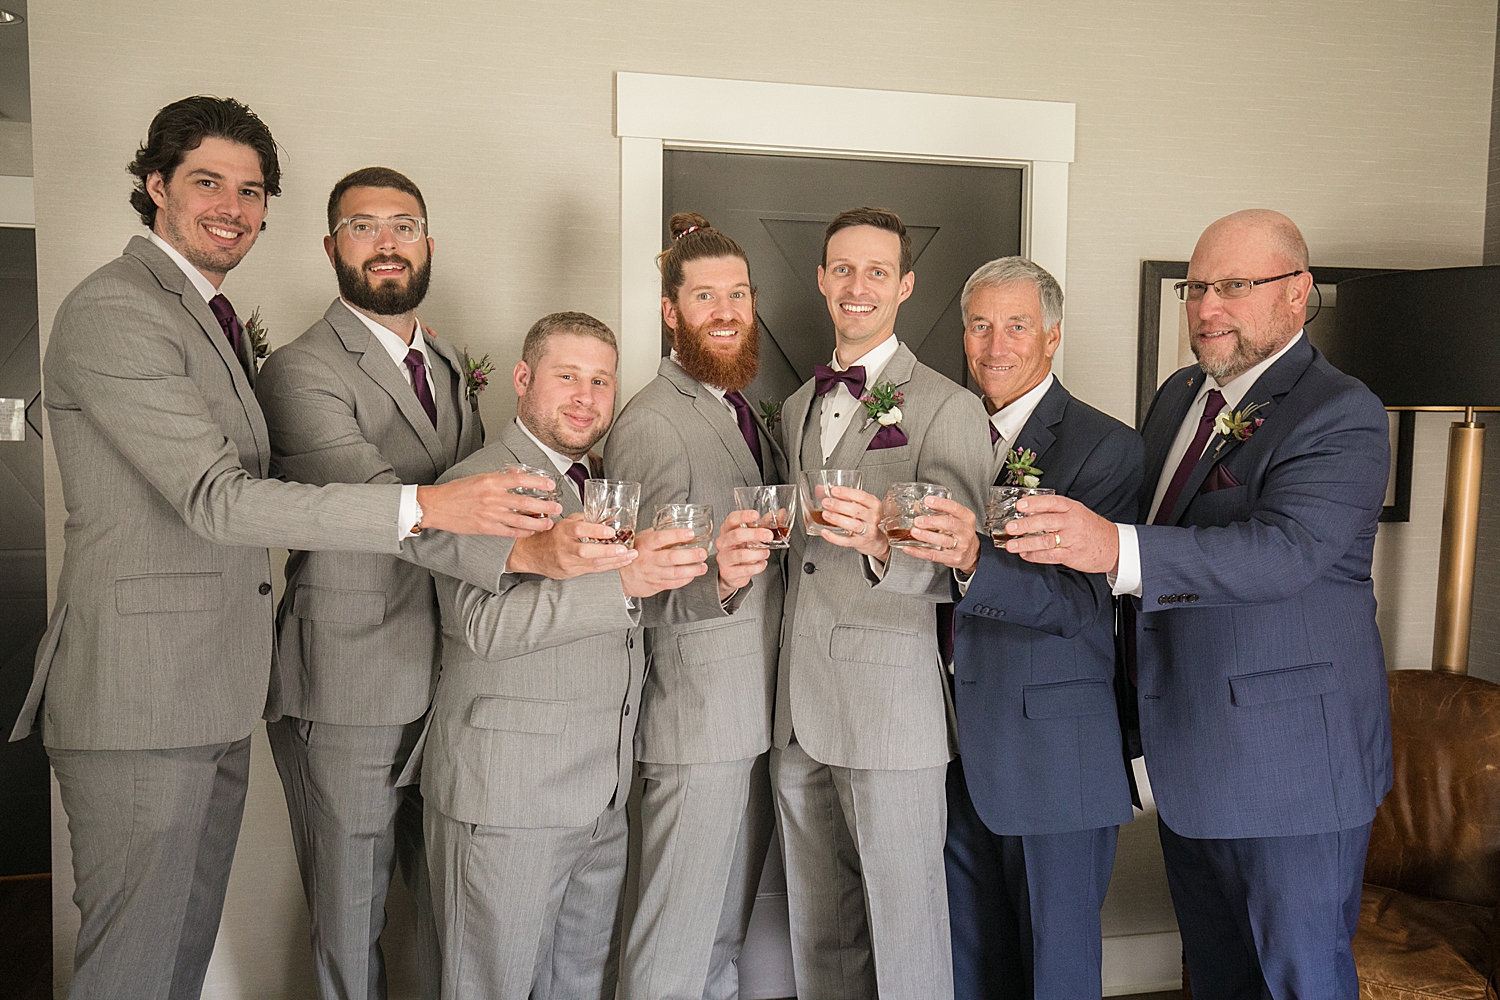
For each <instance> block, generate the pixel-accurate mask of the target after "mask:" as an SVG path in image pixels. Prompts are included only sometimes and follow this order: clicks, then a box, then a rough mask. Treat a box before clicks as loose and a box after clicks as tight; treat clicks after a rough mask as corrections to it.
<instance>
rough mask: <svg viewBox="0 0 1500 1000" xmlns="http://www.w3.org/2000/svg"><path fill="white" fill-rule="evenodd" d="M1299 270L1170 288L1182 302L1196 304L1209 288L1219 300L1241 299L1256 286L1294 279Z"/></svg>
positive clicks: (1185, 284)
mask: <svg viewBox="0 0 1500 1000" xmlns="http://www.w3.org/2000/svg"><path fill="white" fill-rule="evenodd" d="M1301 273H1302V272H1301V271H1300V270H1297V271H1288V272H1287V273H1286V274H1278V275H1277V276H1276V277H1274V278H1220V279H1219V280H1218V281H1179V282H1177V284H1175V285H1173V286H1172V290H1173V291H1174V292H1176V293H1177V298H1178V299H1180V300H1182V301H1183V302H1197V301H1198V300H1199V299H1201V298H1203V294H1204V293H1205V292H1207V291H1208V290H1209V289H1210V288H1212V289H1213V290H1214V294H1215V295H1217V296H1218V297H1219V298H1221V299H1243V298H1244V297H1245V296H1247V295H1249V294H1250V293H1251V292H1253V291H1255V286H1256V285H1265V284H1269V283H1270V282H1273V281H1281V280H1282V279H1284V278H1295V277H1296V276H1297V275H1299V274H1301Z"/></svg>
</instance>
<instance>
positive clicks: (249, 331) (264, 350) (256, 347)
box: [245, 306, 271, 370]
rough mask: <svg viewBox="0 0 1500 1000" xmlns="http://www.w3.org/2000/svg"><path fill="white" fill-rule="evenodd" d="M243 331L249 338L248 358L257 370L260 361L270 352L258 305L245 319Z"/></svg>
mask: <svg viewBox="0 0 1500 1000" xmlns="http://www.w3.org/2000/svg"><path fill="white" fill-rule="evenodd" d="M245 333H246V335H247V336H249V338H250V358H251V360H252V361H253V362H254V363H255V367H256V370H259V369H260V363H261V362H262V361H264V360H266V355H268V354H270V353H271V342H270V341H269V340H267V339H266V324H265V323H263V322H261V318H260V306H256V307H255V311H254V312H253V313H251V314H250V318H249V319H248V320H246V321H245Z"/></svg>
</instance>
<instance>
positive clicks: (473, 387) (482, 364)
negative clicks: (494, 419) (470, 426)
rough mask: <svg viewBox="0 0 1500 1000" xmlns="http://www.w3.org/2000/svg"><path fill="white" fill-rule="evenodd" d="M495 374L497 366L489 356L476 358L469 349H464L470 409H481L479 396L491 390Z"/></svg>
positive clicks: (465, 385)
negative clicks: (491, 381)
mask: <svg viewBox="0 0 1500 1000" xmlns="http://www.w3.org/2000/svg"><path fill="white" fill-rule="evenodd" d="M494 372H495V366H494V365H493V364H492V363H491V362H490V356H489V355H488V354H486V355H485V356H484V357H482V358H475V357H473V356H472V355H470V354H469V349H468V348H467V347H465V348H464V387H465V390H466V394H467V396H468V397H469V409H471V410H477V409H479V394H480V393H481V392H483V391H484V390H486V389H488V388H489V385H490V376H491V375H493V374H494Z"/></svg>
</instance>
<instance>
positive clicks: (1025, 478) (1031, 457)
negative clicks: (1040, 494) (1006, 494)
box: [1005, 447, 1042, 490]
mask: <svg viewBox="0 0 1500 1000" xmlns="http://www.w3.org/2000/svg"><path fill="white" fill-rule="evenodd" d="M1035 461H1036V452H1034V451H1032V450H1031V449H1030V448H1020V447H1017V448H1016V449H1015V450H1014V451H1011V452H1010V453H1009V454H1008V455H1007V456H1006V458H1005V485H1006V486H1024V487H1026V488H1027V489H1029V490H1034V489H1036V488H1037V487H1038V486H1040V485H1041V484H1042V470H1041V469H1038V468H1037V467H1036V466H1035V465H1033V464H1032V463H1033V462H1035Z"/></svg>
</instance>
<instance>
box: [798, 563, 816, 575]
mask: <svg viewBox="0 0 1500 1000" xmlns="http://www.w3.org/2000/svg"><path fill="white" fill-rule="evenodd" d="M817 571H818V567H816V566H814V565H813V564H812V563H810V562H807V563H803V564H802V572H804V573H816V572H817Z"/></svg>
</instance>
